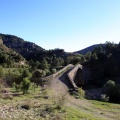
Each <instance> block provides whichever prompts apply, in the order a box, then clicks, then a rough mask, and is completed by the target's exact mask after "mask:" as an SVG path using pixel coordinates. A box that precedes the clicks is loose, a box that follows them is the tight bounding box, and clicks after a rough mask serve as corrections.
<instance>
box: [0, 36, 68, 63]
mask: <svg viewBox="0 0 120 120" xmlns="http://www.w3.org/2000/svg"><path fill="white" fill-rule="evenodd" d="M0 36H1V38H2V40H3V43H4V44H5V45H6V46H7V47H9V48H11V49H13V50H14V51H16V52H18V53H20V54H21V55H22V56H23V57H25V58H26V59H27V60H31V59H32V60H34V61H41V60H42V59H43V58H44V57H51V56H52V55H55V56H56V57H65V56H66V55H67V53H65V52H64V50H62V49H54V50H45V49H43V48H42V47H40V46H38V45H36V44H35V43H32V42H28V41H25V40H23V39H22V38H19V37H17V36H14V35H7V34H0Z"/></svg>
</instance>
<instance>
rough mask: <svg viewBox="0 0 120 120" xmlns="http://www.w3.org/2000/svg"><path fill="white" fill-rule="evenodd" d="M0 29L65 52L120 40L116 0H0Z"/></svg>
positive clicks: (119, 12) (119, 0) (119, 10)
mask: <svg viewBox="0 0 120 120" xmlns="http://www.w3.org/2000/svg"><path fill="white" fill-rule="evenodd" d="M0 33H4V34H12V35H16V36H18V37H21V38H23V39H24V40H26V41H31V42H34V43H36V44H38V45H39V46H41V47H43V48H45V49H54V48H62V49H64V50H65V51H67V52H73V51H77V50H80V49H83V48H85V47H87V46H90V45H93V44H97V43H105V42H106V41H111V42H112V41H113V42H115V43H118V42H119V41H120V0H0Z"/></svg>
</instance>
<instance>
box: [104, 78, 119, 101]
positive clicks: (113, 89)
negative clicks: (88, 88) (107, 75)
mask: <svg viewBox="0 0 120 120" xmlns="http://www.w3.org/2000/svg"><path fill="white" fill-rule="evenodd" d="M105 93H106V96H107V97H109V101H111V102H118V101H120V90H119V88H118V86H117V85H116V84H115V82H114V81H112V80H109V81H108V82H107V83H106V84H105Z"/></svg>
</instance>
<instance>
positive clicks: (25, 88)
mask: <svg viewBox="0 0 120 120" xmlns="http://www.w3.org/2000/svg"><path fill="white" fill-rule="evenodd" d="M29 87H30V80H28V78H23V81H22V83H21V89H22V91H23V94H25V93H27V92H28V90H29Z"/></svg>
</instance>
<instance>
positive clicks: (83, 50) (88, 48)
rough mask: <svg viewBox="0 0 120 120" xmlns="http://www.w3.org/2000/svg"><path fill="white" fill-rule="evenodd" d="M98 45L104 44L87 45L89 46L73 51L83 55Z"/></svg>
mask: <svg viewBox="0 0 120 120" xmlns="http://www.w3.org/2000/svg"><path fill="white" fill-rule="evenodd" d="M100 45H102V46H104V45H105V44H95V45H92V46H89V47H87V48H84V49H82V50H79V51H75V52H74V53H78V54H83V55H85V54H86V53H87V52H89V51H90V52H92V51H93V50H94V48H95V47H98V46H100Z"/></svg>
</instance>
